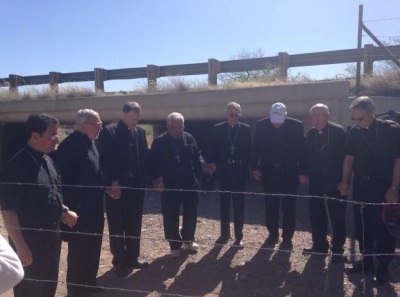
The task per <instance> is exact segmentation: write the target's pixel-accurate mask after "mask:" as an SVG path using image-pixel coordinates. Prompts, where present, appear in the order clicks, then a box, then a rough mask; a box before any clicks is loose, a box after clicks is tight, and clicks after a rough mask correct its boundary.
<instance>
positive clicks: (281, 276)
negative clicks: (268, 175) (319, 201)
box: [0, 186, 400, 297]
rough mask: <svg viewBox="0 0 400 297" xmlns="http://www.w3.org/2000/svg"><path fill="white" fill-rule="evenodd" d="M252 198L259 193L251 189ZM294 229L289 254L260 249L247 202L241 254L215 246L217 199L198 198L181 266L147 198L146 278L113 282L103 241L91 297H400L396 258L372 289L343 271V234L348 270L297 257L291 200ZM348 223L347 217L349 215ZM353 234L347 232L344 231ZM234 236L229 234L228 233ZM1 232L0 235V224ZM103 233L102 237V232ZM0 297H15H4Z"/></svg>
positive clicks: (300, 241)
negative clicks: (193, 246) (193, 245)
mask: <svg viewBox="0 0 400 297" xmlns="http://www.w3.org/2000/svg"><path fill="white" fill-rule="evenodd" d="M255 189H256V190H255V191H261V189H260V187H259V186H255ZM297 203H298V222H297V231H296V233H295V237H294V240H293V250H290V251H289V250H280V249H279V246H278V248H276V249H266V248H263V246H262V244H263V242H264V240H265V238H266V237H267V236H268V232H267V230H266V228H265V227H264V221H265V218H264V216H265V215H264V202H263V199H262V196H259V195H249V196H248V197H247V200H246V224H245V227H244V240H245V248H244V249H242V250H239V249H237V248H235V247H233V246H232V243H233V240H232V241H231V242H229V243H228V244H227V245H225V246H219V245H215V240H216V239H217V238H218V236H219V220H218V218H219V212H218V209H219V200H218V196H217V195H216V194H215V193H208V194H201V197H200V204H199V219H198V225H197V231H196V239H197V242H198V243H199V245H200V250H199V252H198V253H197V254H190V253H188V252H186V251H185V252H183V253H182V255H181V257H180V258H177V259H174V258H171V257H170V256H169V250H168V243H167V242H166V241H165V240H164V234H163V225H162V218H161V215H160V201H159V197H158V195H157V194H156V193H155V192H154V191H148V193H147V195H146V202H145V208H144V217H143V232H142V259H144V260H146V261H148V262H151V266H150V267H149V268H148V269H145V270H134V271H133V272H132V273H131V274H130V275H129V276H128V277H126V278H119V277H117V276H115V274H114V273H113V272H112V270H111V268H112V265H111V259H112V256H111V254H110V251H109V241H108V236H105V237H104V239H103V246H102V256H101V262H100V268H99V273H98V284H99V285H100V286H102V287H104V288H105V289H106V291H105V293H104V294H97V295H95V296H105V297H111V296H112V297H114V296H121V297H123V296H149V297H154V296H229V297H239V296H274V297H281V296H282V297H283V296H292V297H294V296H298V297H305V296H315V297H320V296H341V297H342V296H343V297H344V296H384V297H392V296H393V297H394V296H398V295H397V294H398V293H396V292H399V293H400V284H399V283H400V265H399V264H400V260H399V257H398V255H399V250H397V253H398V254H397V256H395V257H394V260H393V261H392V263H391V265H390V267H389V268H390V275H391V277H390V284H387V285H385V286H382V287H380V288H375V287H373V284H372V275H371V274H366V275H365V281H363V279H362V275H351V274H348V273H347V271H346V269H345V268H346V267H347V266H348V265H349V263H350V262H349V260H353V259H354V256H352V254H354V253H356V251H358V249H357V245H356V243H355V241H354V240H352V239H351V238H352V232H353V231H352V228H351V227H350V228H349V230H348V234H349V237H348V239H347V242H346V251H345V255H346V256H347V259H348V260H346V262H344V263H343V264H330V261H329V256H320V255H312V256H310V255H303V254H302V249H303V248H304V247H306V246H309V244H310V240H311V236H310V232H309V220H308V210H307V208H308V201H307V199H306V198H302V197H299V198H297ZM348 214H349V216H351V209H350V207H349V208H348ZM349 226H351V224H349ZM232 228H233V226H232ZM0 232H1V233H2V234H5V230H4V227H3V223H2V222H1V221H0ZM105 233H106V234H108V229H107V227H106V229H105ZM65 252H66V244H65V243H64V244H63V251H62V255H61V266H60V275H59V285H58V289H57V295H56V296H65V295H66V286H65V275H66V253H65ZM3 296H6V297H10V296H13V294H12V292H11V291H10V292H8V293H6V294H4V295H3Z"/></svg>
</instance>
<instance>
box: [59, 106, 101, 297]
mask: <svg viewBox="0 0 400 297" xmlns="http://www.w3.org/2000/svg"><path fill="white" fill-rule="evenodd" d="M75 127H76V130H75V131H73V132H72V133H71V134H69V135H68V137H67V138H65V139H64V141H63V142H61V144H60V145H59V147H58V150H57V153H56V163H57V165H58V168H59V170H60V174H61V182H62V184H63V185H64V187H63V193H64V201H65V203H66V204H67V205H68V207H69V208H70V209H71V210H73V211H75V212H76V213H77V214H78V215H79V221H78V223H77V224H76V225H75V227H74V228H73V229H69V230H68V229H65V230H66V231H69V232H74V231H77V232H79V233H82V234H65V235H67V236H68V237H69V239H67V241H68V258H67V262H68V268H67V289H68V296H70V297H78V296H90V293H92V292H93V293H96V292H99V291H101V289H100V288H96V287H95V286H96V276H97V271H98V268H99V261H100V252H101V241H102V238H103V229H104V211H103V198H104V186H105V180H104V175H103V172H102V170H101V167H100V161H99V153H98V151H97V149H96V147H95V145H94V144H93V141H94V140H95V139H97V137H98V135H99V133H100V131H101V129H102V122H101V119H100V116H99V114H98V113H97V112H96V111H94V110H91V109H81V110H79V111H78V112H77V114H76V118H75Z"/></svg>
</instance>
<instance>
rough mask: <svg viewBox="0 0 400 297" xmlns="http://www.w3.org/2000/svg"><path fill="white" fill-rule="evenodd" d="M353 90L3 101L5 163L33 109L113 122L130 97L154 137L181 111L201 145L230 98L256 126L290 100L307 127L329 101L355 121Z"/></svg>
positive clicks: (381, 106)
mask: <svg viewBox="0 0 400 297" xmlns="http://www.w3.org/2000/svg"><path fill="white" fill-rule="evenodd" d="M349 90H350V84H349V82H348V81H329V82H320V83H307V84H288V85H278V86H269V87H252V88H239V89H216V90H205V91H188V92H179V93H154V94H144V95H117V96H97V97H83V98H65V99H40V100H15V99H14V100H10V101H0V125H1V129H0V166H2V165H3V164H4V163H5V162H7V160H8V159H9V158H10V157H11V155H12V154H13V153H15V151H16V150H18V149H19V148H20V147H21V146H22V145H24V144H25V135H24V128H23V123H24V122H25V120H26V119H27V117H28V116H29V114H31V113H41V112H46V113H49V114H51V115H53V116H55V117H56V118H58V119H59V120H60V122H61V124H62V125H73V123H74V120H75V114H76V111H77V110H79V109H82V108H90V109H94V110H96V111H98V112H99V113H100V116H101V118H102V120H103V122H104V123H105V124H107V123H110V122H113V121H116V120H118V119H120V117H121V108H122V105H123V104H124V103H125V102H128V101H137V102H138V103H139V104H140V105H141V106H142V110H143V111H142V119H141V123H142V124H150V125H152V126H153V130H154V134H155V135H154V136H156V135H158V134H159V133H161V132H163V131H165V119H166V117H167V115H168V114H169V113H171V112H173V111H177V112H180V113H182V114H183V115H184V117H185V126H186V130H187V131H188V132H190V133H192V134H193V135H194V136H195V137H196V139H197V140H198V142H199V145H200V147H204V146H205V143H206V140H207V137H208V135H209V129H210V127H211V126H212V125H213V124H214V123H217V122H219V121H222V120H224V108H225V106H226V104H227V103H228V102H230V101H236V102H238V103H240V104H241V106H242V116H243V117H242V119H241V120H242V121H243V122H246V123H249V124H250V125H251V126H252V127H254V126H255V122H256V121H257V120H258V119H261V118H263V117H265V116H267V113H268V110H269V107H270V106H271V104H273V103H275V102H278V101H281V102H283V103H285V104H286V106H287V108H288V116H291V117H294V118H297V119H299V120H302V121H303V122H304V124H305V131H306V130H308V128H309V120H308V113H309V109H310V107H311V106H312V105H313V104H316V103H324V104H326V105H328V106H329V108H330V110H331V120H332V121H334V122H337V123H339V124H342V125H344V126H348V125H351V122H350V113H349V104H350V101H351V100H350V99H349ZM395 100H396V102H395ZM398 102H399V101H398V98H389V99H386V98H385V99H382V100H379V101H377V102H376V103H377V112H378V113H381V112H386V111H388V110H389V109H391V108H392V109H393V108H396V103H397V106H399V104H398ZM0 169H1V167H0Z"/></svg>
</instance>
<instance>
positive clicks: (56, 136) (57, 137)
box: [50, 133, 61, 141]
mask: <svg viewBox="0 0 400 297" xmlns="http://www.w3.org/2000/svg"><path fill="white" fill-rule="evenodd" d="M60 136H61V133H59V134H56V135H52V136H50V140H52V141H55V140H57V139H59V138H60Z"/></svg>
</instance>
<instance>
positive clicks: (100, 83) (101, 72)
mask: <svg viewBox="0 0 400 297" xmlns="http://www.w3.org/2000/svg"><path fill="white" fill-rule="evenodd" d="M105 80H107V70H106V69H103V68H95V69H94V90H95V92H96V93H104V81H105Z"/></svg>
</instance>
